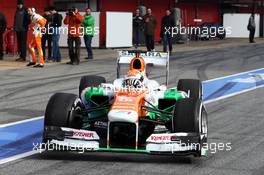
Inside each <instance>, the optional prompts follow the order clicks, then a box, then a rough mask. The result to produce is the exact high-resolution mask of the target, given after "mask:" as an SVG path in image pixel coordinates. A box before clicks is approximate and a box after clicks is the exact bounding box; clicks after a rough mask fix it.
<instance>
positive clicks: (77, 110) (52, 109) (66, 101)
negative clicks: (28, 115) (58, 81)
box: [44, 93, 83, 129]
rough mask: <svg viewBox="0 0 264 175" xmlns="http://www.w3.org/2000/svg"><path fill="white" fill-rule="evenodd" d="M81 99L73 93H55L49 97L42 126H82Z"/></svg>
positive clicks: (77, 127)
mask: <svg viewBox="0 0 264 175" xmlns="http://www.w3.org/2000/svg"><path fill="white" fill-rule="evenodd" d="M82 108H83V105H82V102H81V100H80V99H79V98H78V96H77V95H75V94H68V93H56V94H54V95H52V96H51V98H50V99H49V102H48V105H47V107H46V111H45V118H44V126H58V127H70V128H76V129H79V128H81V127H82V121H81V110H82Z"/></svg>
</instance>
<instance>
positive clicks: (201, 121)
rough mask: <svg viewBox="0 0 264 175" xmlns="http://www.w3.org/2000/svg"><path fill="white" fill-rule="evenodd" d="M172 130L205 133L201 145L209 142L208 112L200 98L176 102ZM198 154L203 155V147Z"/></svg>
mask: <svg viewBox="0 0 264 175" xmlns="http://www.w3.org/2000/svg"><path fill="white" fill-rule="evenodd" d="M172 132H173V133H175V132H187V133H190V132H191V133H197V134H199V135H203V138H202V139H201V140H200V146H202V145H203V144H204V143H206V142H207V132H208V121H207V113H206V110H205V108H204V106H203V104H202V102H201V100H200V99H198V100H195V99H192V98H185V99H181V100H179V101H177V102H176V106H175V109H174V116H173V120H172ZM197 155H198V156H200V155H201V149H199V150H198V152H197Z"/></svg>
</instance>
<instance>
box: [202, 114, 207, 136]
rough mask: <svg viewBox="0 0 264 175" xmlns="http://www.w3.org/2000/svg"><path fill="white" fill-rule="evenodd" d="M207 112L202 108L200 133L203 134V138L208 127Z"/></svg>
mask: <svg viewBox="0 0 264 175" xmlns="http://www.w3.org/2000/svg"><path fill="white" fill-rule="evenodd" d="M207 127H208V126H207V114H206V112H205V110H204V109H202V123H201V128H202V134H204V135H205V138H207V132H208V128H207Z"/></svg>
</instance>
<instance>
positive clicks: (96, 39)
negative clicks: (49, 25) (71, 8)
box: [60, 12, 100, 47]
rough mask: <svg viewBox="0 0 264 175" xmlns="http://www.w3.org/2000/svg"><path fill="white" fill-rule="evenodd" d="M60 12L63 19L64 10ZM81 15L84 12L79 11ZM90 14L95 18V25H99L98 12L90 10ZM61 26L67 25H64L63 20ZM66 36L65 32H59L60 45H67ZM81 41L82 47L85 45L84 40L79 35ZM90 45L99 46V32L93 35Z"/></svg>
mask: <svg viewBox="0 0 264 175" xmlns="http://www.w3.org/2000/svg"><path fill="white" fill-rule="evenodd" d="M60 14H61V15H62V17H63V20H64V19H65V16H66V12H60ZM81 14H82V15H84V12H81ZM92 15H93V16H94V18H95V25H94V26H95V27H98V28H99V27H100V12H92ZM62 27H67V26H66V25H64V23H63V21H62ZM67 38H68V35H67V34H61V36H60V47H68V45H67ZM81 41H82V45H81V46H82V47H85V45H84V40H83V37H81ZM92 47H99V33H98V35H94V37H93V40H92Z"/></svg>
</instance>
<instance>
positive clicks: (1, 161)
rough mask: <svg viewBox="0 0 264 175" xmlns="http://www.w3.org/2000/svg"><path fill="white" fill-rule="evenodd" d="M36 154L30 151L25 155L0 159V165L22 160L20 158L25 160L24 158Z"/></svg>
mask: <svg viewBox="0 0 264 175" xmlns="http://www.w3.org/2000/svg"><path fill="white" fill-rule="evenodd" d="M37 153H39V152H38V151H33V150H32V151H29V152H25V153H22V154H17V155H15V156H12V157H8V158H4V159H0V165H1V164H4V163H8V162H11V161H14V160H18V159H22V158H25V157H28V156H32V155H34V154H37Z"/></svg>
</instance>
